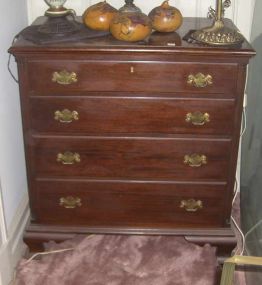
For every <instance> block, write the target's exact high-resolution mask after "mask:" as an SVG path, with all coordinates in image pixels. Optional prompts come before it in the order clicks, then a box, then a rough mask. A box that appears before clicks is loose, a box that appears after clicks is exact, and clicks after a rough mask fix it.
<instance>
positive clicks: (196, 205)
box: [180, 199, 203, 212]
mask: <svg viewBox="0 0 262 285" xmlns="http://www.w3.org/2000/svg"><path fill="white" fill-rule="evenodd" d="M180 208H183V209H185V210H186V211H187V212H197V211H198V210H200V209H202V208H203V202H202V201H201V200H197V201H196V200H195V199H189V200H182V201H181V203H180Z"/></svg>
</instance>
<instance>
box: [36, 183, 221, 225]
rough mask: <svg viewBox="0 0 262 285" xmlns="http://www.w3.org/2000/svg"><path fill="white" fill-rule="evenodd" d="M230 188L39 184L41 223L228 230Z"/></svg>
mask: <svg viewBox="0 0 262 285" xmlns="http://www.w3.org/2000/svg"><path fill="white" fill-rule="evenodd" d="M225 188H226V186H224V185H198V184H196V185H186V184H176V183H167V182H163V183H162V182H161V183H159V182H157V183H153V182H90V181H77V180H68V181H65V180H63V181H62V180H44V179H41V180H37V181H36V192H35V196H34V199H35V201H32V202H33V203H32V205H33V207H34V210H33V212H34V217H35V222H37V223H47V224H59V225H85V226H93V227H96V226H97V227H99V226H106V227H114V226H115V227H134V228H138V227H139V228H176V227H181V228H186V227H191V228H192V227H194V228H197V227H223V225H224V220H225V217H224V216H223V212H224V197H225Z"/></svg>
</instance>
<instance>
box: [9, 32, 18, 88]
mask: <svg viewBox="0 0 262 285" xmlns="http://www.w3.org/2000/svg"><path fill="white" fill-rule="evenodd" d="M18 37H19V34H18V35H16V36H15V37H14V39H13V41H12V45H13V44H14V43H15V42H16V40H17V39H18ZM11 57H12V54H11V53H10V54H9V57H8V61H7V69H8V71H9V73H10V75H11V76H12V78H13V79H14V81H15V82H16V83H18V79H17V78H16V77H15V75H14V74H13V71H12V70H11V67H10V63H11Z"/></svg>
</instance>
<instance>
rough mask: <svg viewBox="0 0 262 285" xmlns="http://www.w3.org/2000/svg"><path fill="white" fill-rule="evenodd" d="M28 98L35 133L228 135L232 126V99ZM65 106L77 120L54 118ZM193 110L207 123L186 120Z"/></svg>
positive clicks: (233, 104)
mask: <svg viewBox="0 0 262 285" xmlns="http://www.w3.org/2000/svg"><path fill="white" fill-rule="evenodd" d="M30 101H31V104H30V105H31V113H32V117H33V118H34V120H32V128H33V130H34V131H35V132H38V133H50V132H51V133H60V134H63V133H64V134H66V133H68V134H69V133H74V134H76V133H81V134H101V133H102V134H120V133H122V134H136V135H138V134H144V135H150V134H162V135H163V134H215V135H221V134H223V135H229V134H231V132H232V130H233V125H234V107H235V101H234V100H204V99H202V100H200V99H199V100H196V99H195V100H192V99H191V100H187V99H173V98H162V99H160V98H152V97H149V98H143V97H142V98H139V97H136V98H130V97H124V98H117V97H110V98H105V97H95V98H92V97H84V98H83V97H67V98H65V97H63V98H61V97H55V98H51V97H48V98H47V97H37V98H31V100H30ZM65 109H67V110H70V111H71V112H72V111H77V112H78V114H79V115H78V117H79V119H78V120H76V121H75V120H73V121H72V122H71V123H61V122H59V120H55V119H54V117H55V112H56V111H63V110H65ZM195 112H201V113H202V114H205V113H208V114H209V122H207V123H205V124H204V125H194V124H192V122H186V117H187V114H189V113H192V114H194V113H195Z"/></svg>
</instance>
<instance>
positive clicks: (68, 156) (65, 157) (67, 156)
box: [56, 151, 81, 164]
mask: <svg viewBox="0 0 262 285" xmlns="http://www.w3.org/2000/svg"><path fill="white" fill-rule="evenodd" d="M56 160H57V162H61V163H62V164H75V163H76V162H77V163H79V162H81V158H80V154H79V153H73V152H71V151H66V152H65V153H64V154H63V153H58V155H57V158H56Z"/></svg>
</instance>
